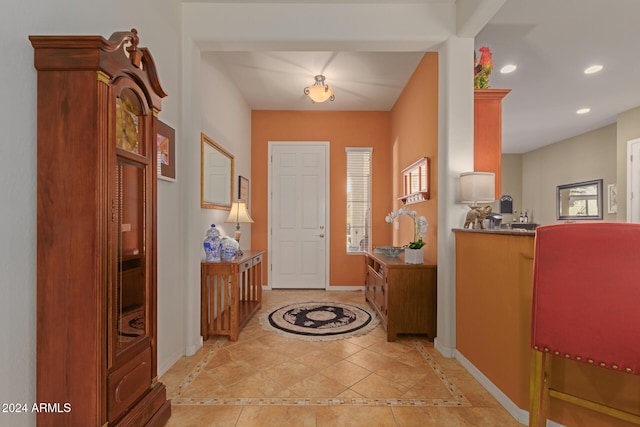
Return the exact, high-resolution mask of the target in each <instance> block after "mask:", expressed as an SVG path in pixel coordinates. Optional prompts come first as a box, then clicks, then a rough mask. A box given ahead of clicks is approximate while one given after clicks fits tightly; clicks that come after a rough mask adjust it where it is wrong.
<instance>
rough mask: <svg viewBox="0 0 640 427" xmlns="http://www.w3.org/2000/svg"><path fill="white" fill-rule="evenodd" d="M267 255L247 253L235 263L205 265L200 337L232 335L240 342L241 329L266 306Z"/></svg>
mask: <svg viewBox="0 0 640 427" xmlns="http://www.w3.org/2000/svg"><path fill="white" fill-rule="evenodd" d="M263 255H264V251H245V252H244V254H243V255H242V256H240V257H236V258H235V259H234V260H233V261H222V262H202V263H201V268H200V272H201V276H200V333H201V335H202V338H203V339H204V340H207V339H208V338H209V335H229V339H230V340H231V341H237V339H238V334H239V333H240V329H241V328H242V327H243V326H244V325H245V324H246V323H247V321H248V320H249V319H250V318H251V316H252V315H253V314H254V313H255V312H256V311H257V310H258V309H259V308H260V304H261V303H262V282H263V272H262V257H263Z"/></svg>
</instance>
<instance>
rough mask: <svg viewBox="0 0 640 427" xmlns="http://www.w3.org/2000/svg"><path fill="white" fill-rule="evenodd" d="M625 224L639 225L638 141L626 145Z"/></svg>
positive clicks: (639, 155)
mask: <svg viewBox="0 0 640 427" xmlns="http://www.w3.org/2000/svg"><path fill="white" fill-rule="evenodd" d="M627 222H636V223H640V139H633V140H631V141H629V142H628V143H627Z"/></svg>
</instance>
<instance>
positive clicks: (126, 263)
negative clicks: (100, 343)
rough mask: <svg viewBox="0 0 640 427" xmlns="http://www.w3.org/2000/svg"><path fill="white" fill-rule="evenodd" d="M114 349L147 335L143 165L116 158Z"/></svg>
mask: <svg viewBox="0 0 640 427" xmlns="http://www.w3.org/2000/svg"><path fill="white" fill-rule="evenodd" d="M116 171H117V177H116V200H117V202H116V203H117V215H118V218H117V223H118V233H117V249H116V251H117V260H118V262H117V277H116V296H115V297H116V304H115V309H116V322H117V324H116V327H117V337H118V338H117V345H116V350H117V351H121V350H123V349H125V348H126V347H128V346H130V345H131V344H133V343H135V342H137V341H138V340H140V339H142V338H143V337H145V336H146V335H147V327H146V324H147V322H146V318H145V316H146V314H147V307H146V290H147V281H148V277H147V265H146V260H147V256H146V255H147V254H146V253H145V244H144V243H145V235H146V232H145V227H146V224H145V215H144V208H145V205H146V203H145V186H144V182H145V181H144V177H145V165H140V164H135V163H133V162H129V161H126V160H123V159H120V158H118V160H117V168H116Z"/></svg>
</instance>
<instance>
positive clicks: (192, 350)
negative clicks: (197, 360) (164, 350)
mask: <svg viewBox="0 0 640 427" xmlns="http://www.w3.org/2000/svg"><path fill="white" fill-rule="evenodd" d="M203 345H204V340H203V339H202V337H200V342H199V343H198V344H196V345H188V346H186V347H185V348H184V355H185V356H193V355H194V354H196V352H197V351H198V350H200V349H201V348H202V346H203Z"/></svg>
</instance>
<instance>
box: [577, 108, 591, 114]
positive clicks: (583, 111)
mask: <svg viewBox="0 0 640 427" xmlns="http://www.w3.org/2000/svg"><path fill="white" fill-rule="evenodd" d="M589 111H591V108H581V109H579V110H578V111H576V114H587V113H588V112H589Z"/></svg>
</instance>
